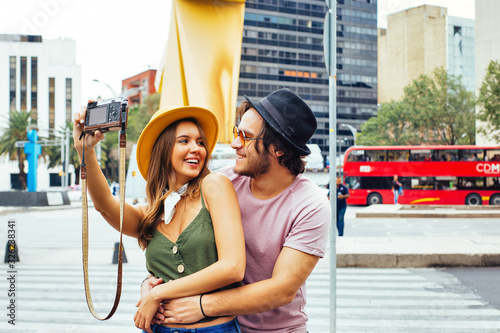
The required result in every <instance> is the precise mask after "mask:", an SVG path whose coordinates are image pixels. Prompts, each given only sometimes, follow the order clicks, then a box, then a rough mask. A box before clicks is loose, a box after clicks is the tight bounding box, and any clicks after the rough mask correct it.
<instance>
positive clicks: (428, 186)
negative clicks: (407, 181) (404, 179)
mask: <svg viewBox="0 0 500 333" xmlns="http://www.w3.org/2000/svg"><path fill="white" fill-rule="evenodd" d="M411 189H413V190H433V189H434V181H433V179H432V177H414V178H412V179H411Z"/></svg>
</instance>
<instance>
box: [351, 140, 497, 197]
mask: <svg viewBox="0 0 500 333" xmlns="http://www.w3.org/2000/svg"><path fill="white" fill-rule="evenodd" d="M394 175H397V176H398V181H399V182H400V183H401V184H402V187H403V191H404V192H403V195H402V196H400V197H399V199H398V203H400V204H441V205H464V204H465V205H500V182H499V181H500V146H497V147H479V146H354V147H350V148H349V149H347V151H346V153H345V157H344V177H345V182H346V185H347V186H348V188H349V192H350V197H349V198H348V199H347V203H348V204H351V205H371V204H393V203H394V194H393V191H392V190H391V188H392V181H393V177H394Z"/></svg>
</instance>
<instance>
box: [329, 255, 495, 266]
mask: <svg viewBox="0 0 500 333" xmlns="http://www.w3.org/2000/svg"><path fill="white" fill-rule="evenodd" d="M493 266H500V254H498V253H496V254H493V253H484V254H453V253H450V254H376V253H366V254H365V253H363V254H359V253H345V254H337V267H339V268H354V267H356V268H428V267H493Z"/></svg>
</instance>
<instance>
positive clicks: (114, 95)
mask: <svg viewBox="0 0 500 333" xmlns="http://www.w3.org/2000/svg"><path fill="white" fill-rule="evenodd" d="M92 81H94V82H99V83H102V84H104V85H105V86H106V87H108V89H109V90H110V91H111V93H112V94H113V97H115V98H116V97H119V95H118V94H117V93H116V91H115V90H114V89H113V88H112V87H111V86H110V85H109V84H107V83H106V82H104V81H101V80H98V79H93V80H92Z"/></svg>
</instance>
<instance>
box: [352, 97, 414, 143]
mask: <svg viewBox="0 0 500 333" xmlns="http://www.w3.org/2000/svg"><path fill="white" fill-rule="evenodd" d="M413 136H414V132H413V131H412V130H411V122H410V121H409V119H408V114H407V113H406V112H405V108H404V107H403V103H402V102H398V101H391V102H389V103H382V104H381V106H380V109H379V111H378V115H377V116H376V117H372V118H370V119H369V120H368V121H367V122H366V123H364V124H363V126H361V133H360V134H359V135H358V138H357V140H358V142H359V144H361V145H367V146H370V145H384V146H390V145H401V144H414V138H413Z"/></svg>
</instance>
